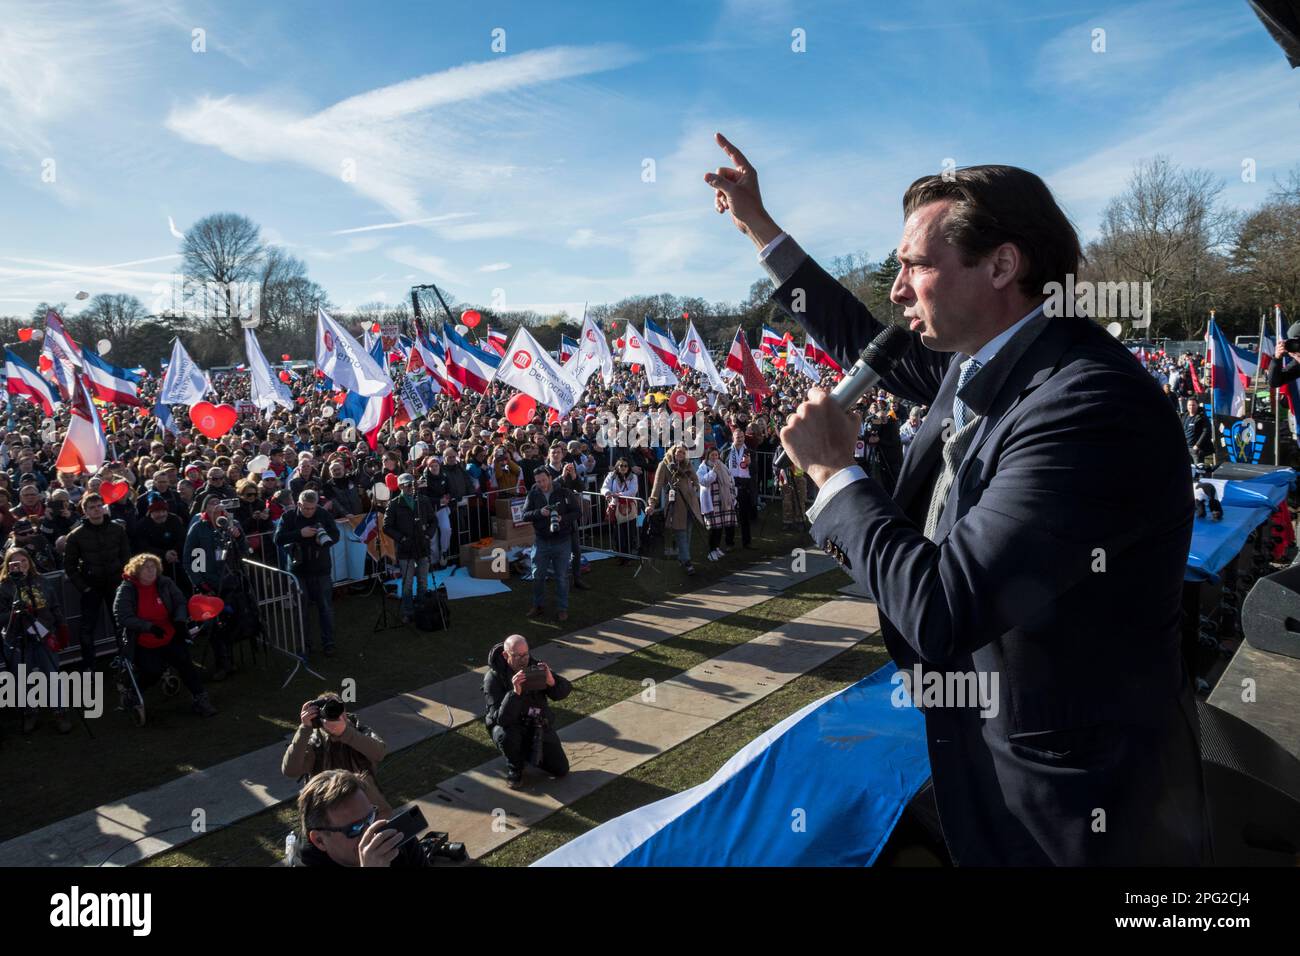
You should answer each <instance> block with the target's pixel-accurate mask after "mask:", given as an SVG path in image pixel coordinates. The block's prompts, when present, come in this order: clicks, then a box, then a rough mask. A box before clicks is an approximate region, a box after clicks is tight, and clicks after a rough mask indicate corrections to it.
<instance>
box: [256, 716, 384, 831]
mask: <svg viewBox="0 0 1300 956" xmlns="http://www.w3.org/2000/svg"><path fill="white" fill-rule="evenodd" d="M386 753H388V747H387V745H386V744H385V743H384V741H383V740H382V739H381V738H380V736H379V735H378V734H376V733H375V732H374V731H373V730H371V729H370V728H369V727H367V726H366V725H365V724H362V723H361V722H360V721H358V720H357V716H356V714H351V713H348V710H347V707H346V705H345V704H344V703H343V698H341V697H340V696H339V695H338V694H336V693H335V692H334V691H328V692H326V693H324V694H321V695H320V696H319V697H317V698H315V699H314V700H309V701H307V702H306V703H305V704H303V705H302V709H301V711H300V712H299V714H298V726H297V727H296V728H295V729H294V733H293V739H292V740H290V741H289V748H288V749H287V750H286V751H285V752H284V759H283V760H281V761H280V771H281V772H282V773H283V774H284V775H285V776H286V777H290V778H292V779H294V780H297V779H300V778H305V779H304V780H303V782H304V783H308V782H310V781H311V780H312V779H314V778H315V777H316V775H317V774H320V773H323V772H325V771H327V770H348V771H351V772H352V773H355V774H357V775H358V776H359V777H360V778H361V786H362V789H363V790H364V791H365V795H366V798H367V800H368V801H369V802H370V803H373V804H374V805H375V806H376V807H378V808H379V815H380V816H385V817H386V816H388V815H389V814H391V813H392V812H393V810H392V807H391V806H389V803H388V801H387V800H386V799H384V795H383V794H382V793H381V792H380V791H379V784H378V782H377V781H376V779H375V768H376V767H378V766H379V762H380V761H381V760H383V759H384V755H385V754H386Z"/></svg>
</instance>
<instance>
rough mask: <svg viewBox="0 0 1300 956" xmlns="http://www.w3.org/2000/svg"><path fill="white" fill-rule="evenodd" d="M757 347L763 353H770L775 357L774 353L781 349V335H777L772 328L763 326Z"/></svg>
mask: <svg viewBox="0 0 1300 956" xmlns="http://www.w3.org/2000/svg"><path fill="white" fill-rule="evenodd" d="M758 347H759V348H760V349H761V350H762V352H763V354H764V355H770V356H771V357H772V358H776V353H777V352H779V351H780V350H781V336H779V335H777V334H776V332H775V331H774V330H773V329H769V328H768V327H767V326H766V325H765V326H763V336H762V338H760V339H759V342H758Z"/></svg>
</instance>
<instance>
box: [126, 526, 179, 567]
mask: <svg viewBox="0 0 1300 956" xmlns="http://www.w3.org/2000/svg"><path fill="white" fill-rule="evenodd" d="M131 537H132V540H133V542H134V544H135V551H136V553H137V554H139V553H141V552H144V551H147V552H149V553H150V554H156V555H158V558H159V560H161V561H162V563H163V570H164V571H165V572H166V574H167V576H168V577H172V578H175V577H179V576H180V575H181V573H183V571H184V568H185V555H184V553H183V552H184V550H185V522H184V521H182V520H181V518H180V517H179V516H178V515H175V514H172V513H171V512H168V513H167V520H166V521H164V522H163V523H162V524H158V523H157V522H156V521H154V520H153V519H152V518H149V517H145V518H141V519H140V521H138V522H137V523H136V526H135V531H134V533H133V534H132V536H131ZM168 551H175V552H176V557H177V558H178V559H179V560H178V561H177V562H176V563H175V564H170V563H168V561H167V552H168Z"/></svg>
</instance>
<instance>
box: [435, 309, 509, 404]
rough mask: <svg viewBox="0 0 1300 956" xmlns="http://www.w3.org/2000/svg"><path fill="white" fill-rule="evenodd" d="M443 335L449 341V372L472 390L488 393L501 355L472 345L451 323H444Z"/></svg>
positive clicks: (481, 393)
mask: <svg viewBox="0 0 1300 956" xmlns="http://www.w3.org/2000/svg"><path fill="white" fill-rule="evenodd" d="M442 335H443V338H444V339H445V340H446V342H447V374H448V375H450V376H451V377H452V378H454V379H455V380H456V381H458V382H460V384H461V385H463V386H465V387H466V388H468V389H470V390H471V391H475V392H478V393H479V394H480V395H486V394H487V390H488V386H489V385H491V384H492V379H493V378H495V377H496V374H497V366H498V365H500V364H501V356H500V355H493V354H492V353H491V352H488V351H486V350H485V349H481V348H479V347H478V346H477V345H471V344H470V343H469V341H468V340H466V339H465V338H463V337H462V336H461V335H460V333H458V332H457V331H456V330H455V329H453V328H451V327H450V326H449V325H446V324H444V325H443V327H442Z"/></svg>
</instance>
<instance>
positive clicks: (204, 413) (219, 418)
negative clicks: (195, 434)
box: [190, 402, 239, 438]
mask: <svg viewBox="0 0 1300 956" xmlns="http://www.w3.org/2000/svg"><path fill="white" fill-rule="evenodd" d="M237 418H239V412H237V411H235V407H234V406H233V405H213V404H212V403H211V402H199V403H198V404H197V405H192V406H190V421H192V422H193V423H194V427H195V428H197V429H198V430H199V431H201V432H202V433H203V434H205V435H207V436H208V437H209V438H220V437H221V436H222V435H224V434H225V433H226V432H228V431H230V429H232V428H234V427H235V420H236V419H237Z"/></svg>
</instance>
